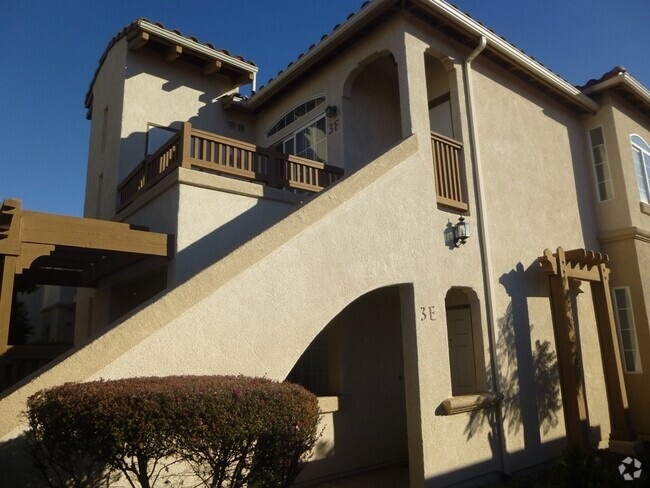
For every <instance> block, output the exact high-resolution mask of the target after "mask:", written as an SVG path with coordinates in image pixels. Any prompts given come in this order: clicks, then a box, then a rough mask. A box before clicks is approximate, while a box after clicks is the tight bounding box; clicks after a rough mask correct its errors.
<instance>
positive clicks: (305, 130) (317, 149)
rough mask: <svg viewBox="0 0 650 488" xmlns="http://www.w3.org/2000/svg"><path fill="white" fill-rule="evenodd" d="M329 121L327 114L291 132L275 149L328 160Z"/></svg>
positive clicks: (315, 159)
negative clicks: (327, 120) (326, 117)
mask: <svg viewBox="0 0 650 488" xmlns="http://www.w3.org/2000/svg"><path fill="white" fill-rule="evenodd" d="M326 129H327V123H326V120H325V114H322V115H321V116H319V117H318V118H316V119H314V120H312V121H311V122H309V123H308V124H306V125H304V126H302V127H300V128H299V129H297V130H295V131H293V132H292V133H290V134H289V135H288V136H287V137H285V138H284V139H282V140H281V141H279V142H277V143H276V144H275V146H274V149H275V150H276V151H279V152H283V153H286V154H293V155H294V156H300V157H301V158H306V159H311V160H313V161H318V162H321V163H326V162H327V130H326Z"/></svg>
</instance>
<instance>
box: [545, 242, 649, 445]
mask: <svg viewBox="0 0 650 488" xmlns="http://www.w3.org/2000/svg"><path fill="white" fill-rule="evenodd" d="M539 262H540V263H541V265H542V268H543V269H544V271H545V272H546V274H547V275H548V276H549V286H550V292H551V294H550V301H551V311H552V314H553V328H554V331H555V341H556V347H557V352H558V365H559V369H560V386H561V388H562V399H563V404H564V415H565V420H566V429H567V437H568V439H569V441H570V442H574V443H576V444H578V445H580V446H582V447H585V448H586V447H588V446H589V437H588V434H589V416H588V412H587V404H586V401H585V386H584V381H583V374H582V364H581V361H580V355H579V352H578V343H577V336H576V327H575V313H574V310H573V305H572V300H571V292H570V281H571V280H581V281H588V282H589V284H590V286H591V295H592V298H593V303H594V311H595V316H596V327H597V328H598V338H599V342H600V352H601V356H602V364H603V371H604V375H605V387H606V391H607V401H608V406H609V417H610V423H611V434H610V446H611V444H612V441H613V442H619V443H622V444H629V445H630V446H632V445H633V444H634V443H635V442H636V436H635V434H634V432H633V431H632V428H631V425H630V420H629V414H628V403H627V394H626V391H625V382H624V378H623V368H622V365H621V355H620V351H619V348H618V344H617V343H618V339H617V332H616V325H615V322H614V310H613V307H612V298H611V295H610V291H609V273H610V270H609V269H608V268H607V263H608V262H609V256H607V254H604V253H600V252H595V251H588V250H585V249H573V250H570V251H564V250H563V249H562V248H561V247H559V248H558V249H557V252H555V253H553V252H552V251H551V250H550V249H546V250H545V251H544V254H543V256H540V257H539Z"/></svg>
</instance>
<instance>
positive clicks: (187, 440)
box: [27, 376, 318, 488]
mask: <svg viewBox="0 0 650 488" xmlns="http://www.w3.org/2000/svg"><path fill="white" fill-rule="evenodd" d="M27 415H28V419H29V426H30V431H29V433H28V436H29V438H30V439H31V446H32V451H33V454H34V458H35V460H36V462H37V464H38V465H39V467H40V468H41V470H42V472H43V473H44V474H45V475H46V477H47V479H48V480H49V482H50V484H51V485H52V486H91V485H92V484H96V485H99V484H103V485H106V484H107V480H108V481H110V479H111V478H112V477H114V476H115V475H116V474H120V473H121V474H122V475H123V476H124V477H125V478H126V480H127V481H128V482H129V483H130V485H131V486H138V485H139V486H142V487H145V488H148V487H153V486H155V485H156V483H157V482H159V481H164V482H165V483H168V484H179V483H181V482H182V474H181V473H180V472H179V470H178V469H175V470H174V471H173V472H170V470H169V467H170V466H171V465H172V464H177V463H183V464H184V465H185V466H187V467H189V468H190V469H191V470H192V472H193V473H194V474H195V475H196V476H197V477H198V478H200V480H201V481H202V482H203V484H204V485H205V486H211V487H225V486H228V487H239V486H260V487H261V486H263V487H276V486H277V487H281V486H288V484H290V483H291V482H292V481H293V480H294V479H295V477H296V476H297V474H298V473H299V471H300V469H301V468H302V466H303V463H304V460H305V455H306V453H308V452H309V451H310V450H311V448H312V447H313V445H314V443H315V441H316V437H317V434H316V429H317V423H318V402H317V398H316V397H315V396H314V395H312V394H311V393H309V392H307V391H306V390H304V389H303V388H302V387H300V386H297V385H292V384H288V383H277V382H273V381H270V380H267V379H260V378H246V377H243V376H238V377H232V376H201V377H192V376H187V377H165V378H131V379H125V380H118V381H98V382H92V383H68V384H65V385H63V386H60V387H56V388H52V389H49V390H44V391H41V392H39V393H37V394H36V395H34V396H32V397H31V398H30V399H29V400H28V412H27ZM93 480H94V482H93Z"/></svg>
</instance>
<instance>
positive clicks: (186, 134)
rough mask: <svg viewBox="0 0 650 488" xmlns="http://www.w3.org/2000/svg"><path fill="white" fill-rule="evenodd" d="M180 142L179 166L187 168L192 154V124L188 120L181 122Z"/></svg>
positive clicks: (189, 165)
mask: <svg viewBox="0 0 650 488" xmlns="http://www.w3.org/2000/svg"><path fill="white" fill-rule="evenodd" d="M180 143H181V144H180V146H181V147H180V158H181V160H180V166H182V167H183V168H188V169H189V168H190V167H191V166H192V165H191V163H190V158H191V156H192V124H190V123H189V122H183V127H182V128H181V141H180Z"/></svg>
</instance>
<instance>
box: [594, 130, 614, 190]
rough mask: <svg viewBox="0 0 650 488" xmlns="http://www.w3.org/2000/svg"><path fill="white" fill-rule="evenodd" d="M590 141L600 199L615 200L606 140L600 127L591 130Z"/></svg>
mask: <svg viewBox="0 0 650 488" xmlns="http://www.w3.org/2000/svg"><path fill="white" fill-rule="evenodd" d="M589 140H590V142H591V154H592V160H593V163H594V171H595V176H596V188H597V189H598V199H599V200H600V201H601V202H602V201H605V200H610V199H611V198H613V196H614V192H613V191H612V190H613V189H612V184H611V180H612V177H611V174H610V172H609V162H608V161H607V150H606V149H605V138H604V136H603V131H602V129H601V128H600V127H597V128H595V129H591V130H590V131H589Z"/></svg>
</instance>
